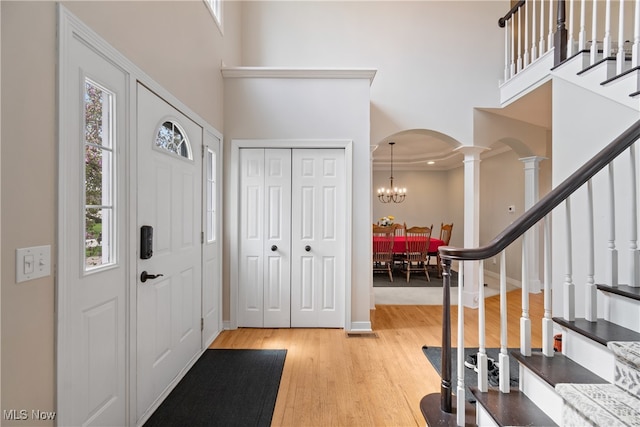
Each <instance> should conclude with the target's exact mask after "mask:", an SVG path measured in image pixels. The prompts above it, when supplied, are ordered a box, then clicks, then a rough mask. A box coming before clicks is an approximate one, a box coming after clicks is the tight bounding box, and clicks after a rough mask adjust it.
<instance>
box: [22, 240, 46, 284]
mask: <svg viewBox="0 0 640 427" xmlns="http://www.w3.org/2000/svg"><path fill="white" fill-rule="evenodd" d="M49 275H51V246H50V245H45V246H33V247H30V248H22V249H16V282H17V283H20V282H26V281H27V280H33V279H37V278H39V277H45V276H49Z"/></svg>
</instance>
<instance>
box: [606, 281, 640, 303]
mask: <svg viewBox="0 0 640 427" xmlns="http://www.w3.org/2000/svg"><path fill="white" fill-rule="evenodd" d="M596 288H597V289H598V290H599V291H602V292H608V293H611V294H616V295H620V296H623V297H626V298H630V299H632V300H636V301H640V287H635V286H629V285H618V286H617V287H615V288H612V287H611V286H609V285H596Z"/></svg>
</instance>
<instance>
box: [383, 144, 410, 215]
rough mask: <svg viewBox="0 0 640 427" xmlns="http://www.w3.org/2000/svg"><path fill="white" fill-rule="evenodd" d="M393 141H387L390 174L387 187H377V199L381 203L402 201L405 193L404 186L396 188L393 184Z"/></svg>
mask: <svg viewBox="0 0 640 427" xmlns="http://www.w3.org/2000/svg"><path fill="white" fill-rule="evenodd" d="M394 144H395V142H389V145H390V146H391V176H390V177H389V188H384V187H380V188H378V199H379V200H380V201H381V202H382V203H390V202H393V203H402V202H404V198H405V196H406V195H407V189H406V188H398V187H394V186H393V145H394Z"/></svg>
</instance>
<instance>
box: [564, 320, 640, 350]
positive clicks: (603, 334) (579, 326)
mask: <svg viewBox="0 0 640 427" xmlns="http://www.w3.org/2000/svg"><path fill="white" fill-rule="evenodd" d="M553 321H554V322H556V323H557V324H558V325H561V326H564V327H566V328H568V329H571V330H572V331H575V332H577V333H579V334H581V335H584V336H585V337H587V338H589V339H591V340H593V341H595V342H598V343H600V344H602V345H604V346H606V345H607V343H608V342H609V341H640V333H638V332H635V331H633V330H631V329H628V328H625V327H622V326H620V325H616V324H615V323H611V322H608V321H606V320H604V319H598V320H597V321H595V322H590V321H588V320H587V319H584V318H577V319H576V320H574V321H568V320H564V319H563V318H561V317H554V318H553Z"/></svg>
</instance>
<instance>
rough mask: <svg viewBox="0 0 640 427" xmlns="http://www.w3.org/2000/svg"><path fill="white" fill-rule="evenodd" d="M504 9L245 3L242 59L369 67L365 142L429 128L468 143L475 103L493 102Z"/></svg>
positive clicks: (500, 4) (484, 4) (442, 4)
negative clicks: (368, 127) (370, 82)
mask: <svg viewBox="0 0 640 427" xmlns="http://www.w3.org/2000/svg"><path fill="white" fill-rule="evenodd" d="M509 9H510V3H509V1H508V0H499V1H493V0H490V1H455V2H453V1H354V2H343V1H256V2H250V1H247V2H243V33H242V65H245V66H272V67H343V68H357V67H364V68H375V69H377V70H378V73H377V75H376V79H375V81H374V83H373V85H372V87H371V142H372V143H377V142H379V141H382V140H383V139H384V138H385V137H387V136H389V135H392V134H395V133H396V132H399V131H402V130H407V129H430V130H435V131H438V132H441V133H443V134H445V135H448V136H450V137H452V138H454V139H456V140H457V141H459V142H461V143H462V144H464V145H473V144H474V141H473V109H474V108H476V107H497V106H498V102H499V100H498V91H497V85H498V81H499V79H500V78H502V75H503V65H504V58H503V55H504V49H503V45H504V33H503V29H501V28H499V27H498V24H497V22H498V18H499V17H500V16H503V15H504V14H505V12H506V11H507V10H509ZM489 46H490V47H491V48H490V49H487V47H489Z"/></svg>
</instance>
